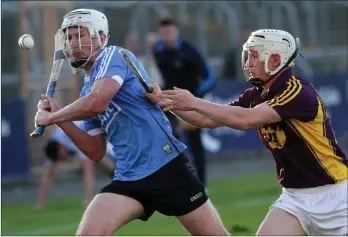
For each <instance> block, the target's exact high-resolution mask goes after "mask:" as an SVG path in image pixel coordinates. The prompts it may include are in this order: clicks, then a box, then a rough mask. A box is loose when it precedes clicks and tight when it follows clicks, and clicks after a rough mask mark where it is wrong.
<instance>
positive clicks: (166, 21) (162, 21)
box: [158, 17, 178, 27]
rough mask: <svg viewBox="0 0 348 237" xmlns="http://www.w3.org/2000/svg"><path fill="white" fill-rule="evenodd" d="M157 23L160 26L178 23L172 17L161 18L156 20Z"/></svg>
mask: <svg viewBox="0 0 348 237" xmlns="http://www.w3.org/2000/svg"><path fill="white" fill-rule="evenodd" d="M158 25H159V26H160V27H164V26H169V25H174V26H177V25H178V24H177V23H176V21H175V20H174V19H173V18H169V17H167V18H161V19H160V20H159V22H158Z"/></svg>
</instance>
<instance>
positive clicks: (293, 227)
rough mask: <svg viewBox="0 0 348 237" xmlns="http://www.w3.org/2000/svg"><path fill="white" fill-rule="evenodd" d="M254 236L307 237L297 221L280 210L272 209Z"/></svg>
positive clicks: (289, 214)
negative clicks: (304, 236) (300, 236)
mask: <svg viewBox="0 0 348 237" xmlns="http://www.w3.org/2000/svg"><path fill="white" fill-rule="evenodd" d="M256 235H307V234H306V232H305V231H304V229H303V227H302V225H301V223H300V221H299V219H298V218H297V217H296V216H294V215H293V214H291V213H289V212H287V211H285V210H282V209H280V208H277V207H274V208H272V209H271V210H270V211H269V212H268V214H267V216H266V217H265V219H264V220H263V222H262V224H261V225H260V227H259V229H258V231H257V233H256Z"/></svg>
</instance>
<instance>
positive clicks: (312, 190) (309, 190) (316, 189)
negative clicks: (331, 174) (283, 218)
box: [284, 179, 348, 194]
mask: <svg viewBox="0 0 348 237" xmlns="http://www.w3.org/2000/svg"><path fill="white" fill-rule="evenodd" d="M344 187H346V188H348V179H344V180H342V181H341V182H339V183H335V184H327V185H323V186H318V187H314V188H284V190H285V191H286V192H288V193H296V194H324V193H329V192H331V191H332V190H335V189H340V188H344Z"/></svg>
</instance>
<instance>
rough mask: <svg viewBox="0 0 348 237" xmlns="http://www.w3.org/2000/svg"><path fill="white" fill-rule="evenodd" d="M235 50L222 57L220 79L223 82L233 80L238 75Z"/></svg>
mask: <svg viewBox="0 0 348 237" xmlns="http://www.w3.org/2000/svg"><path fill="white" fill-rule="evenodd" d="M237 55H238V50H237V48H231V49H230V50H228V52H227V53H226V55H225V56H224V62H223V66H222V73H221V77H222V79H224V80H235V79H236V78H237V75H238V70H240V69H239V68H238V65H239V64H238V63H237Z"/></svg>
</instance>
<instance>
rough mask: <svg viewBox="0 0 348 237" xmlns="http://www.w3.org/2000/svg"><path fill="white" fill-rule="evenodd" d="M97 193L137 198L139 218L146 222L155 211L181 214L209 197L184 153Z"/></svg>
mask: <svg viewBox="0 0 348 237" xmlns="http://www.w3.org/2000/svg"><path fill="white" fill-rule="evenodd" d="M100 193H115V194H120V195H124V196H128V197H131V198H133V199H135V200H137V201H138V202H140V203H141V204H142V205H143V207H144V210H145V213H144V215H143V216H141V217H139V219H140V220H143V221H147V220H148V219H149V218H150V217H151V216H152V214H153V213H154V212H155V211H158V212H160V213H162V214H163V215H166V216H182V215H185V214H188V213H190V212H192V211H193V210H195V209H197V208H198V207H200V206H201V205H203V204H204V203H205V202H206V201H207V200H208V196H207V194H206V193H205V187H204V185H203V184H202V183H201V182H200V181H199V179H198V177H197V175H196V173H195V171H194V169H193V168H192V167H191V165H190V164H189V161H188V159H187V158H186V157H185V156H184V155H183V154H180V155H179V156H178V157H176V158H174V159H173V160H171V161H170V162H168V163H167V164H166V165H164V166H163V167H162V168H161V169H159V170H158V171H156V172H155V173H153V174H151V175H150V176H147V177H146V178H143V179H140V180H136V181H119V180H114V181H112V182H111V183H110V184H108V185H107V186H105V187H104V188H103V189H102V190H101V191H100Z"/></svg>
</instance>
